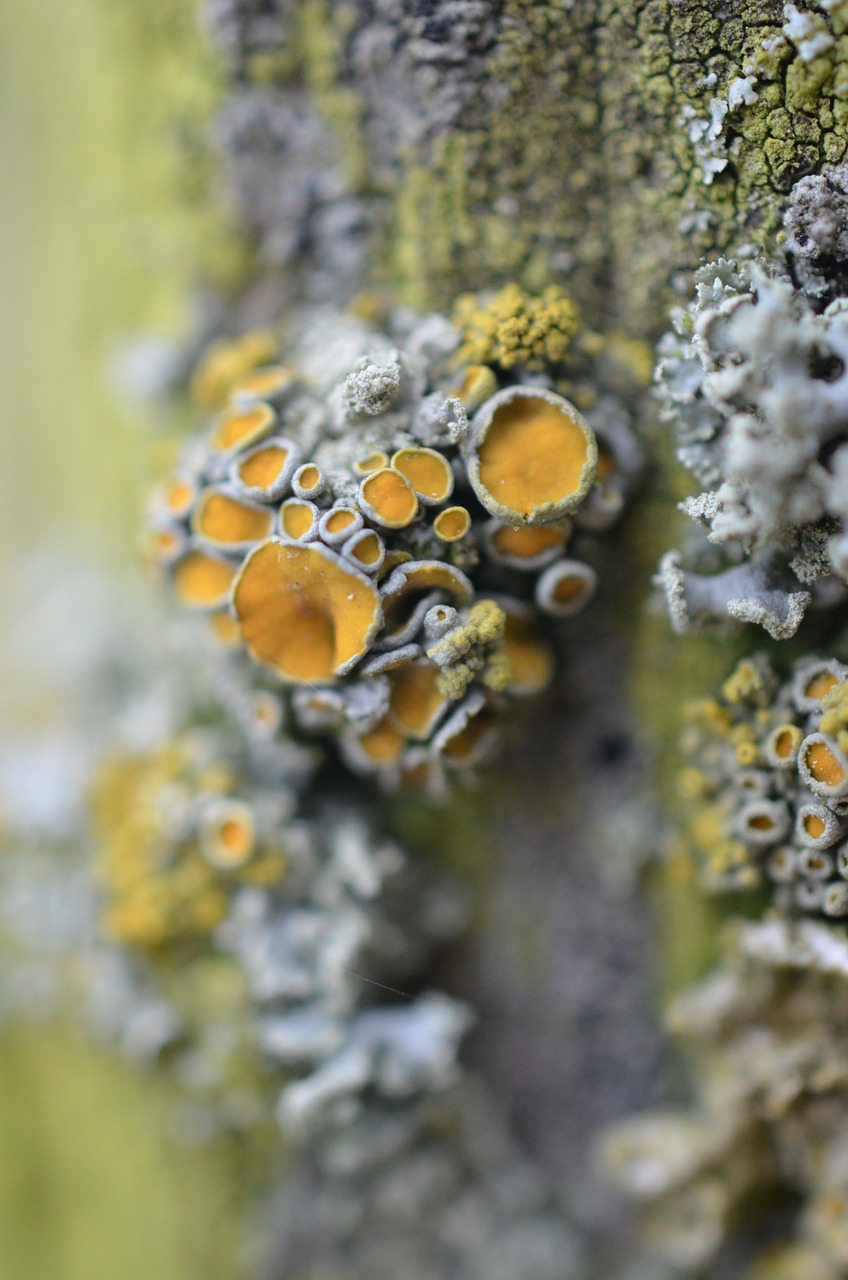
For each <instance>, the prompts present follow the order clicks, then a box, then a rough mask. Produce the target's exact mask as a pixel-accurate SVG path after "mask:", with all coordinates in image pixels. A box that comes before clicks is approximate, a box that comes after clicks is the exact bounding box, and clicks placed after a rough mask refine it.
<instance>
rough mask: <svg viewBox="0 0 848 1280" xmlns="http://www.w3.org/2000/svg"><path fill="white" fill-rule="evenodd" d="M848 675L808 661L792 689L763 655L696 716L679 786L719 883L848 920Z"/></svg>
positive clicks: (696, 842)
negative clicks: (765, 891)
mask: <svg viewBox="0 0 848 1280" xmlns="http://www.w3.org/2000/svg"><path fill="white" fill-rule="evenodd" d="M847 678H848V667H846V666H844V665H843V664H842V663H841V662H838V661H836V660H835V659H833V658H824V659H820V658H815V657H804V658H802V659H799V660H798V661H797V662H796V663H795V664H794V666H793V668H792V670H791V672H790V674H789V677H788V678H787V679H786V680H784V681H783V682H780V681H779V679H778V677H777V675H776V674H775V672H774V670H773V668H772V667H771V665H770V664H769V662H768V660H767V659H766V658H765V657H764V656H763V655H760V656H759V657H757V658H755V659H745V660H744V661H742V662H740V663H739V665H738V666H737V667H736V669H735V671H734V672H733V674H732V675H731V676H730V677H729V678H728V679H727V680H726V681H725V683H724V685H723V686H722V689H721V693H720V696H719V697H717V698H707V699H702V700H700V701H697V702H693V703H691V704H690V705H689V706H688V707H687V708H686V709H685V719H686V727H685V730H684V735H683V739H682V744H681V745H682V750H683V753H684V755H685V758H686V763H685V766H684V768H683V769H682V771H681V773H680V775H679V779H678V789H679V793H680V796H681V800H682V802H683V804H684V806H685V811H686V815H687V817H686V830H687V833H688V839H689V841H690V842H691V847H692V848H693V849H694V851H695V853H696V857H697V860H698V863H699V866H700V868H701V871H702V874H703V878H704V881H705V883H706V884H707V885H708V886H709V887H710V888H712V889H734V888H741V889H753V888H758V887H760V886H761V885H768V886H770V888H771V891H772V897H773V901H774V903H775V905H777V906H779V907H781V908H783V909H784V910H786V911H788V912H789V913H790V914H794V913H797V912H814V913H817V914H824V915H825V916H830V917H836V918H841V917H844V916H846V915H848V844H846V836H848V828H846V824H845V817H846V810H848V804H846V797H848V755H846V749H847V748H848V732H846V724H848V719H846V695H848V679H847Z"/></svg>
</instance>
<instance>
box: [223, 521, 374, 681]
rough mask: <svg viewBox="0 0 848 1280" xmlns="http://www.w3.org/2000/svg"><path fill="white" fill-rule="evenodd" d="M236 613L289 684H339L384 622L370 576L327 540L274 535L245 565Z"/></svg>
mask: <svg viewBox="0 0 848 1280" xmlns="http://www.w3.org/2000/svg"><path fill="white" fill-rule="evenodd" d="M233 608H234V609H235V613H236V617H237V618H238V620H239V622H240V624H241V630H242V635H243V637H244V641H245V644H246V645H247V648H248V650H249V652H250V653H251V655H252V656H253V657H254V658H255V659H256V661H257V662H260V663H262V664H263V665H264V666H267V667H270V668H271V669H272V670H273V671H275V672H276V673H277V674H278V675H279V676H281V677H282V678H283V679H284V680H289V681H295V682H305V681H306V682H308V681H313V682H314V681H323V680H334V679H336V678H337V677H338V676H340V675H344V674H345V673H346V672H348V671H350V670H351V669H352V668H353V667H354V666H355V665H356V663H357V662H358V661H359V660H360V658H362V657H363V656H364V654H365V653H367V651H368V649H369V648H370V645H371V643H372V641H373V639H374V637H375V635H376V634H377V631H378V630H379V628H380V625H381V623H382V620H383V616H382V609H381V606H380V596H379V593H378V592H377V590H376V588H375V587H374V584H373V583H372V581H371V580H370V578H368V577H366V575H365V574H363V573H360V572H359V571H357V570H356V569H355V568H354V567H353V565H352V564H351V562H350V561H349V560H344V559H342V557H341V556H338V555H336V554H335V553H334V552H333V551H331V550H330V548H329V547H326V546H324V545H323V543H319V542H316V543H311V544H308V545H305V546H303V545H298V544H293V543H286V542H283V541H281V540H279V539H276V538H269V539H268V541H267V542H263V543H262V544H261V545H260V546H258V547H256V548H255V549H254V550H253V551H252V552H251V553H250V555H249V556H248V557H247V559H246V560H245V562H244V565H243V566H242V568H241V570H240V572H239V575H238V579H237V581H236V583H235V586H234V588H233Z"/></svg>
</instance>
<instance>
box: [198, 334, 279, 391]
mask: <svg viewBox="0 0 848 1280" xmlns="http://www.w3.org/2000/svg"><path fill="white" fill-rule="evenodd" d="M276 351H277V339H276V338H275V336H274V334H273V333H271V332H270V330H265V329H257V330H254V331H253V332H251V333H246V334H244V335H243V336H242V337H240V338H218V339H216V340H215V341H214V342H212V343H210V345H209V346H208V347H207V349H206V351H205V352H204V354H203V356H202V358H201V360H200V361H199V363H198V365H197V368H196V369H195V371H194V375H193V377H192V380H191V390H192V394H193V395H194V398H195V400H196V401H197V403H198V404H199V405H200V406H201V408H203V409H220V408H223V406H224V405H225V404H226V403H227V401H228V400H229V398H230V395H231V393H232V389H233V386H234V385H235V384H236V383H237V382H238V380H239V379H240V378H243V377H244V376H245V375H246V374H249V373H251V372H252V371H253V370H254V369H256V368H257V367H258V366H259V365H263V364H265V363H266V361H268V360H271V359H273V357H274V355H275V354H276Z"/></svg>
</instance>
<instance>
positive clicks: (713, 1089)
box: [604, 920, 848, 1280]
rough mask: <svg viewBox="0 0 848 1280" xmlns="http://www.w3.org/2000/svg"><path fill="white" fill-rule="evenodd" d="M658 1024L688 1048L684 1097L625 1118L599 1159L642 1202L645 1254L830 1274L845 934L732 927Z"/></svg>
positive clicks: (677, 1266)
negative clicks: (691, 1078) (702, 975)
mask: <svg viewBox="0 0 848 1280" xmlns="http://www.w3.org/2000/svg"><path fill="white" fill-rule="evenodd" d="M724 951H725V956H724V960H723V963H722V964H721V965H720V966H719V968H718V969H717V970H716V971H715V972H714V973H713V974H712V975H711V976H710V977H708V978H707V979H705V980H704V981H703V982H702V983H701V984H700V985H699V986H697V987H695V988H694V989H692V990H689V991H686V992H685V993H683V995H682V996H679V997H678V998H677V999H676V1000H675V1001H674V1002H673V1004H672V1006H671V1008H670V1009H669V1011H668V1015H667V1022H668V1027H669V1030H670V1032H671V1033H672V1035H673V1036H675V1037H676V1038H677V1039H678V1040H679V1042H680V1044H681V1045H682V1047H685V1048H686V1049H687V1050H689V1052H690V1054H691V1055H692V1057H693V1060H694V1062H695V1063H696V1081H697V1083H696V1090H695V1097H694V1101H693V1102H692V1104H690V1105H689V1106H688V1107H678V1108H671V1107H669V1108H665V1109H663V1110H660V1111H654V1112H649V1113H648V1114H646V1115H643V1116H638V1117H635V1118H633V1119H632V1120H628V1121H626V1122H625V1123H624V1124H622V1125H621V1126H619V1127H618V1128H617V1130H615V1131H613V1132H612V1133H611V1134H610V1135H609V1136H608V1137H607V1139H606V1141H605V1143H604V1157H605V1162H606V1165H607V1168H608V1169H609V1170H610V1172H611V1174H612V1176H613V1178H614V1179H615V1180H616V1181H617V1182H618V1184H619V1186H620V1187H621V1188H622V1189H623V1190H625V1191H626V1192H627V1193H628V1194H629V1195H631V1196H633V1197H634V1198H636V1199H638V1200H639V1201H641V1203H642V1207H643V1210H644V1219H643V1227H644V1232H645V1236H646V1238H647V1241H648V1244H649V1246H650V1250H651V1255H650V1256H652V1257H653V1265H654V1268H655V1270H654V1271H652V1272H646V1274H658V1273H659V1274H665V1273H666V1271H665V1269H666V1268H669V1269H670V1274H671V1275H673V1276H703V1275H712V1274H716V1273H717V1270H716V1269H717V1268H718V1267H719V1264H720V1259H721V1257H722V1256H729V1257H732V1258H733V1259H734V1269H733V1272H732V1274H733V1275H734V1276H738V1277H740V1280H801V1278H802V1277H803V1280H840V1278H841V1277H842V1276H844V1275H845V1269H846V1266H848V1236H847V1235H846V1214H847V1213H848V1174H847V1173H846V1170H847V1169H848V1126H846V1101H848V1076H846V1060H848V1057H847V1055H848V1041H846V1036H847V1035H848V948H846V944H845V939H844V935H839V936H837V935H836V934H835V933H834V931H833V930H832V929H829V928H828V927H827V926H825V925H822V924H819V923H814V922H812V921H807V922H805V923H804V924H802V925H801V926H799V927H797V928H796V927H793V926H792V925H791V924H788V923H786V922H784V921H780V920H771V921H767V922H765V923H761V924H746V925H741V926H737V927H735V928H734V929H733V930H732V931H731V932H730V934H729V936H728V937H727V939H726V941H725V946H724Z"/></svg>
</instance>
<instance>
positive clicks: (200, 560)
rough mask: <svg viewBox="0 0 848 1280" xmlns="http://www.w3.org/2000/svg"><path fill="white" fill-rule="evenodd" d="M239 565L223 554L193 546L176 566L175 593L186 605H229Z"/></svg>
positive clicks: (210, 607)
mask: <svg viewBox="0 0 848 1280" xmlns="http://www.w3.org/2000/svg"><path fill="white" fill-rule="evenodd" d="M236 568H237V566H236V565H235V564H233V562H232V561H231V560H225V559H224V557H223V556H219V555H213V554H211V553H210V552H208V551H201V550H199V549H197V548H193V549H192V550H190V551H189V552H188V554H187V555H185V556H184V557H183V558H182V559H181V560H179V561H178V563H177V565H176V567H175V569H174V592H175V594H176V597H177V599H178V600H179V602H180V604H181V605H182V606H183V608H186V609H216V608H220V606H221V605H223V604H226V603H227V601H228V600H229V597H230V588H231V587H232V584H233V579H234V578H235V576H236Z"/></svg>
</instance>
